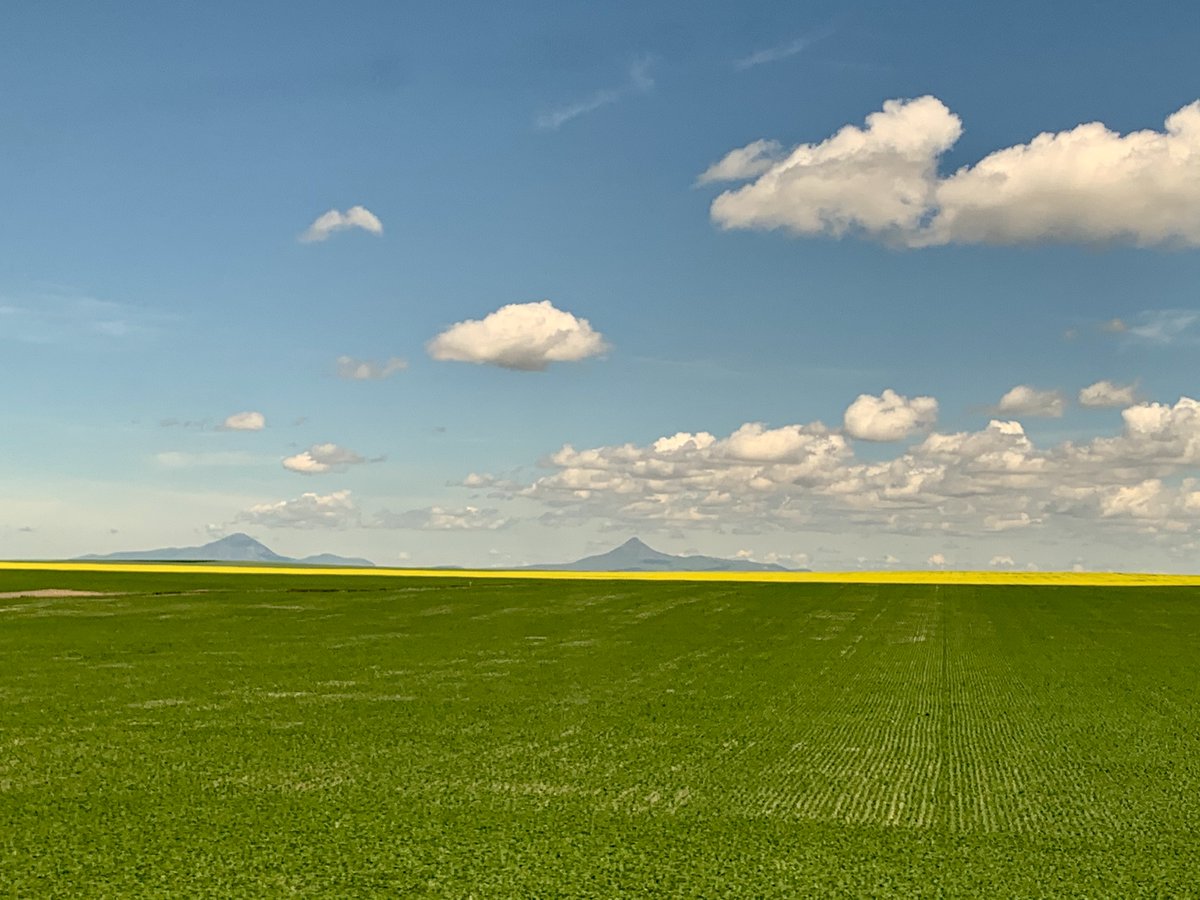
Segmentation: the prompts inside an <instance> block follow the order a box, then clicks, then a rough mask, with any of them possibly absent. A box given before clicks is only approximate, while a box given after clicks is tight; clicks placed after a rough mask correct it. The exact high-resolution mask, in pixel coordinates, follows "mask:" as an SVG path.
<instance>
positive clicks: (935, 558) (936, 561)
mask: <svg viewBox="0 0 1200 900" xmlns="http://www.w3.org/2000/svg"><path fill="white" fill-rule="evenodd" d="M925 563H926V565H930V566H933V567H934V568H937V569H944V568H945V567H946V557H945V556H944V555H943V554H941V553H934V554H933V555H932V556H930V557H929V559H927V560H925Z"/></svg>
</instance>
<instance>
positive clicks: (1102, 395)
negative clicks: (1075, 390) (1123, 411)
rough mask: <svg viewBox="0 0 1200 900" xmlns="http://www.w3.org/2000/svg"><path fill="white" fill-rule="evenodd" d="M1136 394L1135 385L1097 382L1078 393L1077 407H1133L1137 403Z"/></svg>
mask: <svg viewBox="0 0 1200 900" xmlns="http://www.w3.org/2000/svg"><path fill="white" fill-rule="evenodd" d="M1136 394H1137V388H1136V386H1135V385H1132V384H1113V383H1112V382H1111V381H1097V382H1096V383H1095V384H1089V385H1088V386H1087V387H1085V388H1083V390H1081V391H1080V392H1079V405H1080V406H1087V407H1109V408H1115V407H1124V406H1133V404H1134V403H1136V402H1137V396H1136Z"/></svg>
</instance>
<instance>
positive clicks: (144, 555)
mask: <svg viewBox="0 0 1200 900" xmlns="http://www.w3.org/2000/svg"><path fill="white" fill-rule="evenodd" d="M79 559H96V560H110V561H113V562H116V561H119V560H137V561H140V562H263V563H300V564H301V565H305V566H374V565H375V563H373V562H371V561H370V560H369V559H356V558H353V557H346V556H335V555H334V554H332V553H320V554H318V555H316V556H306V557H304V558H303V559H294V558H292V557H290V556H280V555H279V554H278V553H276V552H275V551H274V550H272V549H271V548H270V547H268V546H267V545H266V544H263V543H261V542H260V541H256V540H255V539H254V538H252V537H250V535H248V534H240V533H239V534H231V535H229V536H228V537H223V538H221V539H220V540H219V541H213V542H212V543H210V544H204V545H203V546H201V547H163V548H160V549H158V550H122V551H121V552H120V553H108V554H104V555H100V554H96V553H91V554H88V555H87V556H80V557H79Z"/></svg>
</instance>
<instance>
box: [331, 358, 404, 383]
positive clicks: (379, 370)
mask: <svg viewBox="0 0 1200 900" xmlns="http://www.w3.org/2000/svg"><path fill="white" fill-rule="evenodd" d="M407 368H408V363H407V362H406V361H405V360H403V359H400V358H399V357H398V356H393V357H390V358H389V359H387V360H384V361H383V362H375V361H374V360H370V359H355V358H354V357H353V356H339V357H338V359H337V373H338V377H339V378H347V379H350V380H351V381H378V380H379V379H381V378H387V377H388V376H389V375H394V374H395V373H397V372H403V371H404V370H405V369H407Z"/></svg>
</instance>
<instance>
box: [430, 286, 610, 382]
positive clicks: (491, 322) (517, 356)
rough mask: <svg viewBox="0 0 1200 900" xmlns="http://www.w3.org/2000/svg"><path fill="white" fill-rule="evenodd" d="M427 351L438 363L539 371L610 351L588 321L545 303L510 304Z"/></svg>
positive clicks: (448, 333) (452, 330)
mask: <svg viewBox="0 0 1200 900" xmlns="http://www.w3.org/2000/svg"><path fill="white" fill-rule="evenodd" d="M426 349H427V350H428V351H429V355H430V356H432V357H433V358H434V359H438V360H454V361H458V362H470V363H476V364H480V365H482V364H487V365H493V366H500V367H501V368H505V369H520V370H522V371H541V370H542V369H545V368H546V366H547V365H549V364H550V363H552V362H574V361H577V360H581V359H586V358H587V357H589V356H597V355H599V354H601V353H604V352H605V351H606V350H608V344H606V343H605V341H604V336H603V335H602V334H600V333H599V332H597V331H594V330H593V329H592V326H591V324H590V323H589V322H588V320H587V319H580V318H576V317H575V316H574V315H572V314H571V313H569V312H564V311H563V310H560V309H556V308H555V307H554V305H553V304H552V303H551V302H550V301H549V300H542V301H540V302H537V303H512V304H509V305H508V306H502V307H501V308H500V309H498V310H496V311H495V312H494V313H490V314H489V315H487V316H485V317H484V318H483V319H479V320H476V319H468V320H467V321H465V322H459V323H457V324H455V325H451V326H450V327H449V328H447V329H446V330H445V331H444V332H442V333H441V334H439V335H438V336H437V337H435V338H434V339H433V340H431V341H430V342H429V343H428V345H427V347H426Z"/></svg>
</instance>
